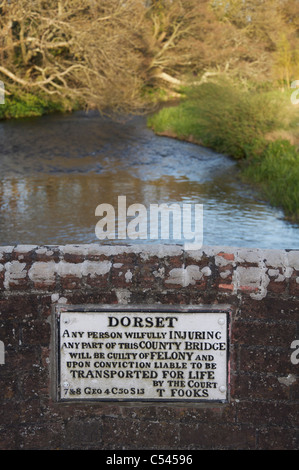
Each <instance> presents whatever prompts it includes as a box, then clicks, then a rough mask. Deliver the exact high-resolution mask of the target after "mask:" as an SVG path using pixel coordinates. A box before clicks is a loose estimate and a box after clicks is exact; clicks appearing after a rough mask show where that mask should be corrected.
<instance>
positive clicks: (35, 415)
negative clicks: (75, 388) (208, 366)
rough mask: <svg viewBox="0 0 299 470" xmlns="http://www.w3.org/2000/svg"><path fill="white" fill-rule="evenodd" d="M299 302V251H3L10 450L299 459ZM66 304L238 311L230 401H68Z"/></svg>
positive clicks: (4, 413)
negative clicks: (63, 335)
mask: <svg viewBox="0 0 299 470" xmlns="http://www.w3.org/2000/svg"><path fill="white" fill-rule="evenodd" d="M298 302H299V251H294V250H293V251H287V250H281V251H276V250H258V249H245V248H227V247H203V248H202V249H201V250H198V251H195V250H194V251H185V250H184V249H183V248H182V247H180V246H177V245H131V246H117V245H110V246H108V245H106V246H104V245H97V244H93V245H69V246H28V245H18V246H7V247H0V324H1V330H0V331H1V336H0V341H1V346H3V348H2V349H1V350H3V354H2V356H4V357H2V360H1V361H0V371H1V375H0V381H1V401H2V406H1V411H0V415H1V421H0V436H1V440H0V442H1V444H0V447H1V449H166V448H167V449H174V450H176V449H290V450H294V449H298V448H299V442H298V431H299V413H298V411H299V402H298V399H299V395H298V393H299V388H298V385H299V374H298V371H299V344H298V340H299V303H298ZM62 305H65V306H68V305H72V306H81V307H82V306H88V307H92V306H110V307H113V306H114V307H115V308H118V309H119V308H121V307H122V306H123V307H124V309H128V308H130V307H132V308H133V307H134V306H136V305H138V306H141V307H142V306H144V308H145V309H146V307H148V306H150V305H156V306H158V307H159V306H160V307H161V309H162V310H163V308H165V307H166V306H168V307H173V308H179V307H180V306H181V307H182V308H183V306H186V307H193V308H194V307H198V308H203V307H205V308H210V309H213V308H214V309H217V307H219V306H222V305H226V306H229V312H230V326H229V328H230V333H229V357H228V387H229V394H228V400H227V401H224V402H223V403H215V404H213V403H203V402H199V403H194V402H188V400H186V402H180V403H168V402H167V401H166V402H165V401H161V402H159V401H156V402H155V403H143V402H138V403H137V401H134V400H132V401H129V402H124V403H121V402H115V401H111V402H110V401H109V400H105V402H101V401H100V400H99V401H97V402H89V401H80V400H79V401H70V402H61V401H59V400H56V399H55V393H53V388H54V389H55V386H56V385H55V377H54V376H55V373H54V372H55V371H53V369H54V368H55V357H56V352H57V351H55V341H53V335H54V334H55V331H54V330H55V328H54V326H55V323H54V322H53V315H54V312H55V309H56V308H57V307H58V306H62ZM135 385H136V384H135ZM54 392H55V390H54Z"/></svg>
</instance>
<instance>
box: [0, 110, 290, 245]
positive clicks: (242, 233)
mask: <svg viewBox="0 0 299 470" xmlns="http://www.w3.org/2000/svg"><path fill="white" fill-rule="evenodd" d="M0 143H1V147H0V245H12V244H13V245H14V244H38V245H41V244H46V245H53V244H54V245H55V244H68V243H71V244H79V243H99V240H98V239H97V238H96V236H95V225H96V223H97V221H98V220H99V217H96V216H95V209H96V207H97V206H98V205H99V204H101V203H109V204H112V205H113V207H115V208H116V209H117V198H118V196H120V195H124V196H126V197H127V205H130V204H133V203H141V204H143V205H144V206H146V207H149V205H150V204H161V203H166V204H170V203H172V202H178V203H191V204H203V209H204V245H226V246H239V247H241V246H243V247H244V246H246V247H258V248H271V249H282V248H285V249H288V248H289V249H291V248H298V247H299V226H298V225H294V224H291V223H289V222H287V221H285V220H284V219H283V213H282V212H281V211H280V210H277V209H274V208H272V207H270V206H269V205H268V204H267V203H265V202H264V201H262V200H260V199H259V197H258V196H257V194H256V193H255V192H254V191H253V190H252V189H250V188H248V187H247V186H244V185H242V184H241V183H240V181H239V179H238V170H237V168H236V165H235V163H234V162H233V161H232V160H231V159H229V158H227V157H225V156H223V155H220V154H217V153H214V152H212V151H210V150H207V149H204V148H202V147H199V146H196V145H193V144H190V143H186V142H179V141H177V140H173V139H170V138H165V137H158V136H156V135H155V134H154V133H153V132H152V131H151V130H149V129H147V128H146V120H145V118H141V117H134V118H132V119H130V120H129V121H126V122H123V123H115V122H112V121H110V120H109V119H106V118H103V117H101V116H99V115H98V114H97V113H95V112H91V113H88V114H85V113H83V112H78V113H75V114H72V115H67V116H61V115H58V116H57V115H51V116H45V117H42V118H34V119H24V120H16V121H6V122H1V123H0ZM127 241H128V240H127ZM129 242H131V241H129ZM152 242H153V241H151V243H152ZM170 242H171V240H170ZM143 243H144V240H143Z"/></svg>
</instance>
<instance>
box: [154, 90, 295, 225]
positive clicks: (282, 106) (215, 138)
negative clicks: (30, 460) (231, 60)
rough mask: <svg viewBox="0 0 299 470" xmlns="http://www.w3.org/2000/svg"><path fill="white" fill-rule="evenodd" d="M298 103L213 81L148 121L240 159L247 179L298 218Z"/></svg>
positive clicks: (161, 130)
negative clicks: (240, 89) (295, 104)
mask: <svg viewBox="0 0 299 470" xmlns="http://www.w3.org/2000/svg"><path fill="white" fill-rule="evenodd" d="M202 88H203V87H202ZM297 109H298V107H297ZM297 109H296V108H295V107H294V106H293V105H292V104H291V103H290V100H289V96H288V94H286V93H284V94H283V93H279V92H278V91H276V92H270V93H269V92H264V93H248V92H240V91H239V90H236V89H233V88H232V87H230V86H226V88H224V87H223V86H218V87H217V86H214V85H209V86H207V87H205V89H204V90H203V92H198V91H195V92H194V91H191V92H189V94H188V93H187V98H186V99H185V100H183V101H182V102H181V103H180V104H179V105H177V106H172V107H169V108H163V109H161V110H160V111H159V112H158V113H156V114H154V115H152V116H150V117H149V118H148V126H149V128H151V129H152V130H153V131H154V132H155V133H156V134H157V135H160V136H166V137H171V138H175V139H179V140H183V141H188V142H192V143H194V144H198V145H202V146H205V147H208V148H210V149H212V150H215V151H219V152H221V153H224V154H226V155H229V156H230V157H231V158H233V159H234V160H237V161H238V166H239V167H240V169H241V175H242V178H243V179H244V182H247V183H250V184H251V185H253V186H254V187H255V188H256V189H258V191H259V192H260V194H261V196H262V197H264V198H266V200H267V201H269V202H270V204H272V205H273V206H275V207H279V208H281V209H282V210H283V211H284V214H285V217H286V219H288V220H291V221H293V222H296V223H297V222H299V153H298V148H299V127H298V125H299V113H298V112H297Z"/></svg>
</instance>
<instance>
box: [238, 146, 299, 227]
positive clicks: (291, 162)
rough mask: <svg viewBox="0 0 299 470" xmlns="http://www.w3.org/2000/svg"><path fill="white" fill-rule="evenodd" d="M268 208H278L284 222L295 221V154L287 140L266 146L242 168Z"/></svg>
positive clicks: (298, 203) (298, 206) (298, 201)
mask: <svg viewBox="0 0 299 470" xmlns="http://www.w3.org/2000/svg"><path fill="white" fill-rule="evenodd" d="M242 173H243V176H244V177H245V178H246V179H247V180H248V181H251V182H254V183H256V184H257V185H258V187H259V188H260V189H261V191H262V193H263V194H264V195H265V197H266V198H267V199H268V200H269V202H270V203H271V204H272V205H275V206H279V207H282V208H283V209H284V212H285V214H286V215H287V216H288V218H290V219H293V220H297V221H298V220H299V153H298V151H297V149H296V147H295V146H293V145H291V144H290V142H288V141H287V140H277V141H275V142H270V143H268V144H267V146H266V148H265V149H264V151H263V152H262V153H261V154H259V155H257V154H256V155H254V156H252V158H251V159H250V160H249V161H248V163H247V164H246V166H245V168H243V171H242Z"/></svg>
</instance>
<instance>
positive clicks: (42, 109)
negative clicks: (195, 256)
mask: <svg viewBox="0 0 299 470" xmlns="http://www.w3.org/2000/svg"><path fill="white" fill-rule="evenodd" d="M76 108H77V104H76V103H71V102H70V101H67V100H58V99H52V98H50V97H49V95H34V94H31V93H24V92H23V93H20V92H18V93H15V94H11V95H10V96H6V97H5V103H4V104H1V105H0V120H4V119H18V118H24V117H33V116H43V115H44V114H50V113H54V112H68V111H73V110H75V109H76Z"/></svg>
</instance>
